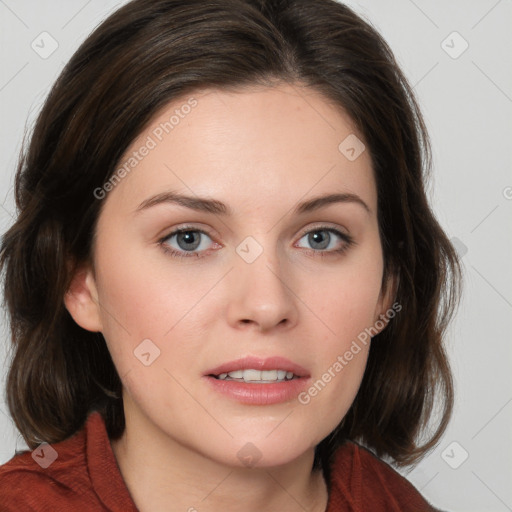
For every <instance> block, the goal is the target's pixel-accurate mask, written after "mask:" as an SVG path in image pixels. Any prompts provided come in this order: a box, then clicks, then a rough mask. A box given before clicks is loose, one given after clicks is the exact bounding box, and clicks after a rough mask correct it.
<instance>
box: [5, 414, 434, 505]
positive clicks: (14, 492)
mask: <svg viewBox="0 0 512 512" xmlns="http://www.w3.org/2000/svg"><path fill="white" fill-rule="evenodd" d="M55 457H56V458H55ZM44 466H47V467H44ZM328 488H329V502H328V507H327V511H326V512H367V511H368V512H436V509H434V508H433V507H432V506H431V505H429V504H428V503H427V502H426V501H425V500H424V498H423V497H422V496H421V494H420V493H419V492H418V491H417V490H416V489H415V488H414V486H413V485H412V484H411V483H409V482H408V481H407V480H406V479H405V478H404V477H402V476H401V475H400V474H399V473H397V472H396V471H395V470H394V469H393V468H391V466H389V465H387V464H386V463H385V462H383V461H381V460H380V459H378V458H377V457H375V456H374V455H372V454H371V453H370V452H369V451H367V450H365V449H364V448H361V447H359V446H358V445H356V444H354V443H346V444H344V445H343V446H342V447H341V448H339V449H338V451H337V453H336V456H335V459H334V464H333V470H332V472H331V481H330V482H329V483H328ZM0 511H2V512H28V511H30V512H49V511H52V512H70V511H73V512H82V511H83V512H100V511H101V512H106V511H109V512H137V508H136V506H135V504H134V503H133V501H132V499H131V497H130V494H129V492H128V489H127V487H126V485H125V483H124V480H123V477H122V475H121V473H120V471H119V467H118V465H117V462H116V459H115V456H114V452H113V451H112V448H111V446H110V440H109V438H108V435H107V431H106V428H105V423H104V421H103V418H102V416H101V415H100V414H99V413H98V412H93V413H91V414H90V415H89V417H88V419H87V421H86V423H85V425H84V427H83V428H82V429H81V430H80V431H78V432H77V433H76V434H75V435H73V436H72V437H70V438H68V439H66V440H64V441H62V442H60V443H55V444H53V445H44V444H43V445H41V446H40V447H39V448H36V450H34V451H33V452H29V451H27V452H23V453H21V454H18V455H15V456H14V457H13V458H12V459H11V460H10V461H8V462H7V463H5V464H4V465H2V466H0Z"/></svg>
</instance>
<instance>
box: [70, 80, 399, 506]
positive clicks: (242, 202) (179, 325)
mask: <svg viewBox="0 0 512 512" xmlns="http://www.w3.org/2000/svg"><path fill="white" fill-rule="evenodd" d="M191 96H193V97H194V98H195V99H196V100H197V102H198V103H197V106H196V107H195V108H194V109H192V110H191V112H190V113H189V114H188V115H186V116H184V117H183V119H180V122H179V124H178V125H177V126H175V127H174V129H173V130H172V132H170V133H169V134H166V135H165V136H164V137H163V138H162V140H161V141H157V142H158V144H157V145H156V147H155V148H154V149H152V150H151V151H150V152H149V154H148V155H147V156H145V157H144V158H143V159H142V160H141V161H140V162H139V163H138V164H137V166H136V167H135V168H134V169H133V170H132V171H131V172H130V173H129V174H128V175H127V176H126V177H125V178H124V179H123V180H121V182H120V183H118V184H117V185H116V186H115V188H114V189H113V190H111V191H110V192H109V193H108V195H107V196H106V198H105V199H103V205H102V211H101V214H100V217H99V221H98V225H97V231H96V240H95V246H94V255H93V262H94V267H93V268H92V267H88V266H84V267H82V268H81V269H80V271H79V272H77V274H76V275H75V278H74V280H73V283H72V285H71V287H70V290H69V291H68V293H67V295H66V298H65V302H66V306H67V308H68V310H69V311H70V313H71V314H72V316H73V318H74V319H75V321H76V322H77V323H78V324H79V325H81V326H82V327H83V328H85V329H88V330H91V331H101V332H102V333H103V335H104V337H105V340H106V342H107V345H108V348H109V350H110V352H111V354H112V357H113V360H114V363H115V365H116V368H117V370H118V373H119V375H120V377H121V380H122V382H123V399H124V408H125V416H126V430H125V433H124V435H123V436H122V438H121V439H120V440H119V441H115V442H112V449H113V451H114V454H115V457H116V459H117V461H118V464H119V467H120V470H121V473H122V475H123V478H124V480H125V482H126V485H127V487H128V489H129V491H130V493H131V495H132V497H133V499H134V502H135V504H136V505H137V507H138V508H139V510H141V511H142V512H145V511H164V510H165V511H175V510H176V511H178V510H180V511H184V510H189V511H193V510H196V509H197V510H198V511H199V510H200V511H218V510H226V509H228V510H231V509H233V507H234V506H238V505H239V504H240V503H243V508H244V510H245V511H246V512H251V511H262V510H286V511H295V510H301V511H302V510H304V509H306V510H311V511H322V510H325V509H326V506H327V499H328V496H327V487H326V483H325V481H324V479H323V476H322V474H321V473H320V472H316V471H315V472H313V471H312V465H313V456H314V447H315V446H316V445H317V444H318V443H319V442H320V441H321V440H322V439H323V438H324V437H325V436H327V435H328V434H329V433H330V432H331V431H332V430H333V429H334V428H335V427H336V426H337V425H338V424H339V423H340V421H341V420H342V418H343V417H344V415H345V414H346V412H347V410H348V409H349V407H350V405H351V404H352V402H353V400H354V398H355V395H356V393H357V390H358V388H359V385H360V383H361V380H362V376H363V373H364V370H365V365H366V360H367V354H368V348H369V344H368V345H367V346H363V345H361V346H362V350H361V351H360V352H359V353H358V354H357V355H356V356H354V358H353V359H352V360H351V361H350V362H349V364H347V365H346V366H345V367H344V368H343V370H342V371H341V372H339V373H337V374H336V376H335V377H334V378H332V379H331V381H330V382H329V383H328V384H327V385H326V386H325V388H324V389H323V390H322V391H321V392H319V393H318V394H317V396H315V397H314V398H312V399H311V401H310V402H309V403H308V404H307V405H302V404H300V403H299V402H298V401H297V399H293V400H290V401H288V402H285V403H279V404H273V405H265V406H258V405H247V404H241V403H238V402H237V401H234V400H232V399H230V398H228V397H225V396H223V395H220V394H219V393H217V392H216V391H214V390H212V389H211V388H210V386H208V385H207V384H206V383H205V380H204V378H203V374H204V373H205V372H206V371H207V370H208V369H211V368H214V367H215V366H218V365H219V364H221V363H223V362H226V361H230V360H233V359H238V358H239V357H244V356H247V355H252V356H259V357H268V356H274V355H279V356H283V357H286V358H288V359H290V360H292V361H294V362H296V363H297V364H300V365H301V366H303V367H304V368H306V369H307V370H308V371H309V372H310V374H311V379H312V381H313V382H314V381H317V380H318V379H319V378H320V377H321V376H322V374H324V373H325V372H326V371H327V369H328V368H329V367H332V365H333V364H334V362H335V361H336V360H337V357H338V356H339V355H343V354H344V353H345V352H346V351H347V350H348V349H349V348H350V346H351V343H352V341H353V340H355V339H356V338H357V336H358V334H359V333H361V332H362V331H364V329H365V328H367V327H369V326H372V325H374V324H375V321H376V320H377V319H378V318H379V316H380V315H381V314H383V313H384V312H385V311H386V310H387V309H388V308H389V307H390V305H391V303H392V301H391V297H390V296H389V293H387V294H386V295H384V294H383V293H382V290H381V283H382V275H383V259H382V248H381V241H380V238H379V231H378V223H377V192H376V186H375V180H374V177H373V171H372V165H371V158H370V155H369V154H368V151H364V152H363V153H362V154H361V155H360V156H359V157H358V158H357V159H356V160H354V161H349V160H348V159H347V158H346V157H345V156H344V155H343V154H342V153H341V152H340V151H339V150H338V146H339V144H340V143H341V142H342V141H343V140H344V139H345V138H346V137H347V136H348V135H350V134H356V135H357V136H358V137H359V138H360V139H361V140H363V137H362V136H361V135H360V134H359V133H358V132H357V130H356V129H355V127H354V125H353V123H352V122H351V120H350V118H349V117H348V116H347V115H346V114H345V113H344V112H343V111H342V110H341V109H340V108H336V107H335V106H333V104H332V103H330V102H328V101H327V100H326V99H325V98H324V97H323V96H321V95H320V94H319V93H317V92H316V91H314V90H312V89H308V88H305V87H300V86H298V85H293V86H291V85H286V84H280V85H276V86H273V87H260V88H254V87H253V88H251V89H248V88H245V89H240V90H238V91H236V92H221V91H218V90H203V91H198V92H197V94H193V95H191ZM188 98H189V96H187V97H186V98H184V99H180V100H179V101H178V100H175V101H173V102H172V104H169V105H167V106H166V107H165V108H164V109H162V111H161V112H159V113H158V114H157V116H155V118H154V119H153V120H152V122H151V123H150V124H149V125H148V127H147V129H145V130H144V131H143V132H142V133H141V134H140V136H139V137H138V138H137V140H135V141H134V142H133V143H132V145H131V146H130V148H129V149H128V150H127V152H126V155H125V157H129V156H130V155H131V154H132V153H133V151H135V150H137V149H139V148H140V147H141V145H143V144H144V142H145V141H146V140H147V137H148V136H151V134H152V133H153V130H154V129H155V127H157V126H158V125H159V123H161V122H164V121H167V120H169V117H170V116H171V115H172V114H173V112H174V111H175V109H176V108H179V107H180V105H183V104H185V103H186V101H187V99H188ZM153 138H155V137H154V136H153ZM125 159H126V158H125ZM125 159H121V161H120V165H122V163H123V162H124V161H125ZM171 190H172V191H175V192H180V193H183V194H187V195H192V196H201V197H208V198H213V199H217V200H219V201H222V202H224V203H226V204H227V205H228V206H229V207H230V209H232V211H233V216H232V217H224V216H221V215H215V214H211V213H206V212H196V211H193V210H191V209H188V208H185V207H183V206H179V205H176V204H171V203H167V204H159V205H156V206H153V207H150V208H146V209H144V210H143V211H138V212H137V208H138V206H139V205H140V204H141V203H142V202H144V201H145V200H147V199H148V198H150V197H152V196H155V195H157V194H161V193H163V192H166V191H171ZM333 192H339V193H351V194H355V195H357V196H358V197H359V198H360V199H361V200H362V201H363V202H364V203H365V204H366V205H367V207H368V209H369V211H367V210H366V209H365V208H364V207H363V206H362V205H361V204H359V203H358V202H355V201H350V202H348V201H347V202H339V203H332V204H330V205H328V206H325V207H323V208H322V209H320V210H317V211H314V212H311V213H307V214H303V215H298V214H294V213H293V212H292V210H293V208H294V207H295V206H296V205H297V203H299V202H301V201H305V200H307V199H311V198H313V197H317V196H319V195H324V194H331V193H333ZM185 225H186V226H187V227H188V228H189V229H201V230H204V231H206V232H207V233H208V235H201V234H199V233H195V236H196V238H195V240H200V241H201V245H200V246H199V247H198V249H196V250H195V252H196V253H201V255H202V257H199V258H198V257H195V256H192V257H184V258H175V257H173V256H171V255H170V254H168V253H166V252H165V251H164V249H163V247H164V246H162V245H161V244H159V243H158V241H159V240H160V239H161V238H162V237H164V236H166V235H168V234H170V233H171V232H172V231H174V230H175V229H177V228H180V227H183V226H185ZM324 225H326V226H327V227H328V228H334V229H338V230H339V231H340V232H342V233H347V234H349V235H350V236H351V237H352V238H353V240H354V242H355V243H354V244H353V245H350V246H347V244H346V243H345V241H344V240H343V239H341V238H340V237H338V236H337V235H335V234H334V233H330V235H331V238H330V243H329V245H328V247H327V248H324V249H315V248H316V247H318V245H312V244H314V241H311V239H310V238H311V237H309V238H308V236H307V233H308V232H314V233H318V231H320V234H323V236H324V237H328V236H329V235H328V234H326V232H325V231H322V229H319V227H320V228H322V226H324ZM315 229H316V230H317V231H315ZM248 236H251V237H253V238H254V239H255V240H257V242H258V243H259V244H260V246H261V248H262V250H263V252H262V253H261V254H260V255H259V256H258V257H257V258H256V260H255V261H254V262H252V263H250V264H249V263H247V262H246V261H245V260H244V259H243V258H242V257H240V256H239V254H238V253H237V252H236V248H237V247H238V246H239V244H240V243H241V242H242V241H243V240H244V239H246V237H248ZM166 243H167V246H169V247H170V248H171V249H174V250H177V251H180V252H181V253H186V250H185V249H184V247H185V248H186V247H187V246H186V245H183V244H181V245H180V244H179V243H178V241H177V237H176V236H175V237H173V238H169V239H167V242H166ZM188 243H189V244H190V242H188ZM341 247H345V248H346V250H345V251H344V252H343V253H341V254H335V253H333V252H332V251H333V250H335V249H338V248H341ZM251 250H252V249H251ZM322 251H323V253H326V252H329V251H331V253H330V254H327V255H325V257H322V255H321V253H322ZM387 289H389V288H387ZM144 339H150V340H151V341H152V343H153V344H154V345H155V346H156V347H158V349H159V350H160V355H159V357H158V358H156V359H155V360H154V361H153V362H152V363H151V364H150V365H149V366H145V365H144V364H142V363H141V361H140V360H139V359H137V358H136V357H135V355H134V350H135V349H136V348H137V346H138V345H139V344H140V343H141V341H142V340H144ZM151 350H152V349H151ZM249 442H250V443H252V444H253V445H254V446H256V447H257V450H258V453H259V454H260V455H261V458H260V459H259V460H258V462H257V463H256V464H255V465H254V466H253V467H247V466H245V465H244V464H243V463H242V461H241V460H240V458H239V457H238V456H237V453H238V451H239V450H240V449H241V448H242V447H244V446H245V445H246V443H249Z"/></svg>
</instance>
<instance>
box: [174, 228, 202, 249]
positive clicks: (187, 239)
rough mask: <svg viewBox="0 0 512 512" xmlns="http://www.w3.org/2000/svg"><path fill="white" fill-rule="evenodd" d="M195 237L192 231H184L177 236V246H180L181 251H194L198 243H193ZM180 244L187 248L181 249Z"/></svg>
mask: <svg viewBox="0 0 512 512" xmlns="http://www.w3.org/2000/svg"><path fill="white" fill-rule="evenodd" d="M195 237H196V235H195V232H194V231H185V232H183V233H181V234H180V235H179V236H178V244H179V245H180V247H181V249H183V250H194V249H196V248H197V247H198V245H199V243H198V242H197V240H196V241H195V242H194V238H195ZM181 242H183V243H184V244H185V245H187V244H188V246H187V247H182V246H181ZM190 244H192V245H193V247H190Z"/></svg>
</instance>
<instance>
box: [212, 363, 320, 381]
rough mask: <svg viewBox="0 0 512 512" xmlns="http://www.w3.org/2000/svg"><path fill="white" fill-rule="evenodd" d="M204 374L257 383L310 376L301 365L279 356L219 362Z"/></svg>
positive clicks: (219, 378) (228, 379)
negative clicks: (219, 363)
mask: <svg viewBox="0 0 512 512" xmlns="http://www.w3.org/2000/svg"><path fill="white" fill-rule="evenodd" d="M205 375H206V376H208V377H213V378H215V379H218V380H226V381H230V380H234V381H238V382H246V383H251V382H253V383H258V384H264V383H267V384H272V383H276V382H287V381H290V380H294V379H300V378H306V377H309V376H310V375H309V372H308V371H307V370H306V369H305V368H303V367H302V366H300V365H298V364H296V363H294V362H292V361H290V360H289V359H286V358H284V357H279V356H275V357H267V358H265V359H262V358H258V357H252V356H249V357H244V358H242V359H237V360H235V361H229V362H227V363H224V364H221V365H220V366H217V367H216V368H213V369H211V370H209V371H208V372H207V373H206V374H205Z"/></svg>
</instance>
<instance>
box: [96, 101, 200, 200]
mask: <svg viewBox="0 0 512 512" xmlns="http://www.w3.org/2000/svg"><path fill="white" fill-rule="evenodd" d="M197 105H198V101H197V100H196V99H195V98H193V97H192V98H189V99H188V101H187V102H186V103H184V104H183V105H181V107H179V108H177V109H175V110H174V114H173V115H171V116H170V117H169V120H168V121H165V122H162V123H159V124H158V125H157V126H156V127H155V128H154V129H153V130H152V132H151V135H148V136H147V138H146V140H145V141H144V143H143V144H142V145H141V146H140V147H139V149H137V150H135V151H132V154H131V155H130V156H129V157H127V158H126V160H125V161H124V163H123V164H122V165H121V166H120V167H118V168H117V169H116V171H114V173H113V174H112V176H111V177H110V178H109V179H108V180H107V181H106V182H105V183H104V184H103V186H102V187H98V188H95V189H94V192H93V195H94V197H95V198H96V199H104V198H105V197H106V195H107V193H108V192H110V191H111V190H113V189H114V188H115V187H116V186H117V185H118V184H119V183H120V182H121V180H122V179H123V178H125V177H126V176H128V174H130V172H131V171H132V170H133V169H135V168H136V167H137V165H139V163H140V162H142V160H144V158H145V157H146V156H148V155H149V154H150V152H151V151H153V149H155V148H156V147H157V146H158V144H159V143H160V142H162V140H163V139H164V137H165V136H166V135H168V134H169V133H171V132H172V130H174V129H175V128H176V126H178V125H179V124H180V122H181V121H182V120H183V119H185V117H186V116H187V115H188V114H190V112H192V109H193V108H195V107H197Z"/></svg>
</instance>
